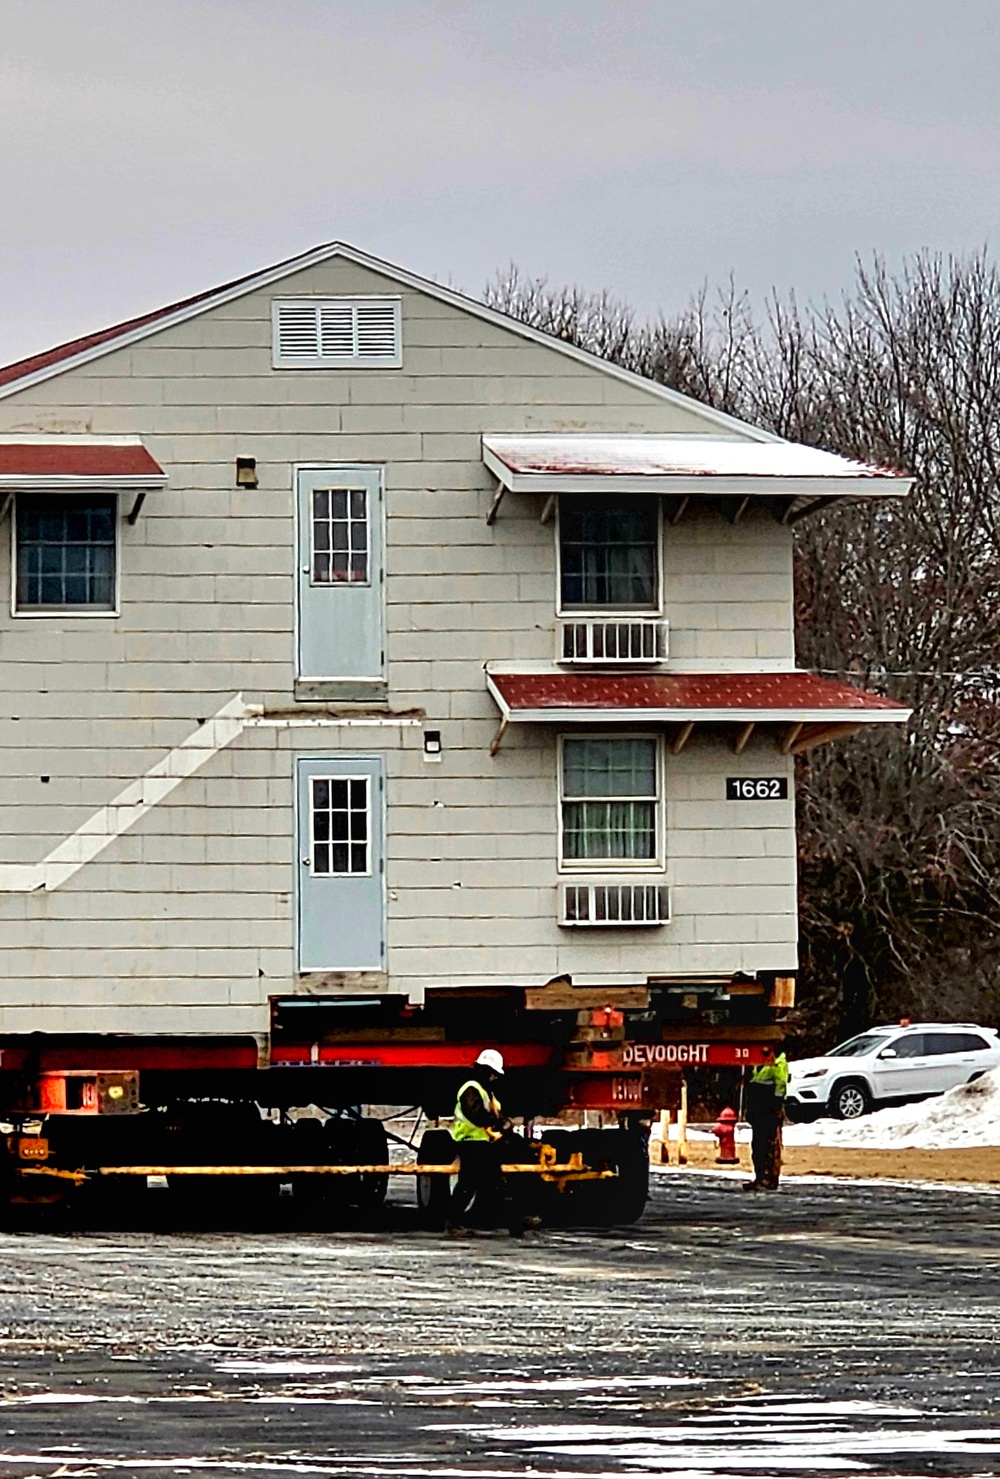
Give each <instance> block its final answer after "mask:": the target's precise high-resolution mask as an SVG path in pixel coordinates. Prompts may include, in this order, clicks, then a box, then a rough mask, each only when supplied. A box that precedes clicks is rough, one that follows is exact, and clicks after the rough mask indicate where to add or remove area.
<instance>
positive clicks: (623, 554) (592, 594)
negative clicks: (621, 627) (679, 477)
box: [559, 495, 660, 611]
mask: <svg viewBox="0 0 1000 1479" xmlns="http://www.w3.org/2000/svg"><path fill="white" fill-rule="evenodd" d="M659 547H660V514H659V505H658V503H657V500H656V499H651V498H625V497H619V498H616V499H614V500H613V501H612V500H610V499H599V498H592V497H589V496H588V497H580V498H576V497H568V496H566V495H563V496H562V498H561V499H560V505H559V569H560V587H561V588H560V597H561V605H562V609H563V610H564V611H573V610H581V611H582V610H604V609H608V608H611V609H614V610H619V611H656V610H658V609H659V601H660V558H659V554H660V549H659Z"/></svg>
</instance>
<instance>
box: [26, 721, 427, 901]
mask: <svg viewBox="0 0 1000 1479" xmlns="http://www.w3.org/2000/svg"><path fill="white" fill-rule="evenodd" d="M420 723H421V721H420V720H419V719H417V718H413V717H412V716H405V717H400V718H395V717H389V716H385V717H383V716H379V715H375V716H368V715H358V716H357V717H344V718H336V717H331V716H321V715H317V716H315V717H313V716H311V715H301V716H298V715H296V716H294V717H277V716H276V717H274V718H271V717H269V716H268V715H267V714H265V713H264V712H263V710H262V708H261V706H260V705H259V704H248V703H246V702H245V700H244V698H243V695H242V693H237V694H236V695H235V697H233V698H231V699H229V700H228V702H226V703H224V704H223V705H222V708H221V709H219V710H218V712H217V713H215V714H213V716H212V718H211V719H208V720H206V722H205V723H204V724H199V726H198V728H197V729H196V730H194V732H193V733H192V734H189V735H188V737H187V738H186V739H183V740H181V742H180V744H179V745H177V746H175V748H174V749H172V750H171V751H170V753H169V754H167V755H165V756H164V758H163V759H162V760H158V761H157V762H156V764H155V765H151V766H150V768H149V770H147V771H146V773H145V775H143V776H141V777H140V778H139V780H137V781H132V782H131V783H130V784H129V785H127V786H126V787H125V789H124V790H123V791H120V792H119V793H118V795H117V796H116V797H115V798H114V800H113V801H110V802H109V803H108V804H107V806H102V807H100V808H99V809H98V810H97V811H95V812H94V814H93V816H90V817H88V818H87V820H86V821H85V822H83V823H82V825H81V826H79V827H77V829H76V831H75V832H73V833H72V834H71V835H70V836H69V837H67V838H65V840H64V841H62V842H60V843H59V844H58V845H57V846H56V847H54V848H53V849H52V851H51V852H50V853H49V855H48V857H46V858H43V859H42V861H41V862H40V863H5V864H0V893H7V894H26V893H34V892H35V891H36V890H38V889H43V890H45V891H46V892H48V893H51V892H52V890H53V889H57V888H59V887H61V885H62V884H64V883H66V882H67V881H68V880H69V879H70V878H72V877H73V876H74V875H75V874H76V873H79V871H80V869H81V868H83V867H84V866H85V865H86V864H87V863H90V862H92V861H93V860H94V858H96V857H98V856H99V855H100V854H101V853H102V852H104V850H105V848H107V847H110V846H111V844H112V842H115V841H117V839H118V838H119V837H122V836H124V834H125V833H126V832H128V831H130V829H131V828H132V827H134V826H135V824H136V822H138V821H140V820H141V819H142V818H143V817H144V816H145V815H146V813H147V812H149V811H152V809H153V807H154V806H159V804H160V802H161V801H165V800H166V798H167V797H168V796H169V795H170V794H171V793H172V792H173V791H175V790H176V789H177V787H178V786H179V785H180V784H181V782H182V781H184V780H187V778H188V776H191V775H194V774H195V772H196V771H198V770H201V768H202V766H204V765H207V764H208V762H209V761H210V760H212V759H214V757H215V756H216V755H218V753H219V751H220V750H224V749H225V748H226V747H227V745H231V744H232V743H233V741H234V740H235V739H238V738H239V736H240V735H241V734H242V733H243V731H244V730H245V729H291V728H300V727H301V728H307V727H308V728H352V729H353V728H374V727H378V728H382V727H387V726H392V727H394V728H395V727H408V726H419V725H420Z"/></svg>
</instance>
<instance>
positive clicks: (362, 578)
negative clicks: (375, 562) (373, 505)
mask: <svg viewBox="0 0 1000 1479" xmlns="http://www.w3.org/2000/svg"><path fill="white" fill-rule="evenodd" d="M310 564H311V570H310V579H311V581H312V583H313V585H367V584H368V580H369V573H368V489H367V488H314V489H313V491H312V544H311V560H310Z"/></svg>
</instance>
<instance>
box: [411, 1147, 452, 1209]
mask: <svg viewBox="0 0 1000 1479" xmlns="http://www.w3.org/2000/svg"><path fill="white" fill-rule="evenodd" d="M454 1160H455V1142H454V1140H453V1139H452V1138H451V1134H450V1132H449V1131H448V1130H425V1131H424V1133H423V1136H422V1137H421V1140H420V1148H419V1150H418V1151H417V1161H418V1163H419V1164H420V1165H422V1166H450V1165H452V1164H453V1162H454ZM414 1179H415V1180H416V1183H417V1206H418V1207H419V1209H420V1216H421V1221H422V1222H423V1223H424V1226H425V1227H433V1228H440V1227H444V1225H445V1222H446V1221H447V1220H448V1204H449V1202H450V1201H451V1177H450V1176H417V1177H415V1178H414Z"/></svg>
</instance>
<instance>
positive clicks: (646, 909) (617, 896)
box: [559, 883, 670, 929]
mask: <svg viewBox="0 0 1000 1479" xmlns="http://www.w3.org/2000/svg"><path fill="white" fill-rule="evenodd" d="M561 905H562V907H561V910H560V915H559V923H560V924H561V925H564V926H566V927H567V928H573V929H575V928H576V927H577V926H580V925H584V926H587V927H589V928H593V929H607V928H614V929H617V928H619V927H620V926H625V927H628V928H631V929H635V928H644V929H649V928H651V927H652V926H656V925H661V924H668V923H669V921H670V890H669V889H668V888H667V886H666V885H665V884H662V883H564V884H563V885H562V890H561Z"/></svg>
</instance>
